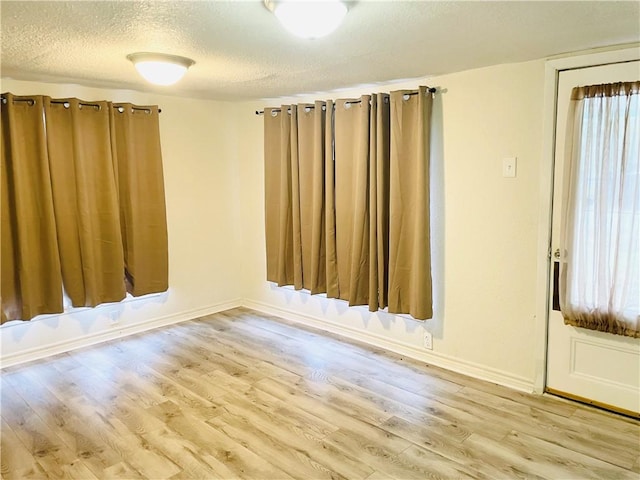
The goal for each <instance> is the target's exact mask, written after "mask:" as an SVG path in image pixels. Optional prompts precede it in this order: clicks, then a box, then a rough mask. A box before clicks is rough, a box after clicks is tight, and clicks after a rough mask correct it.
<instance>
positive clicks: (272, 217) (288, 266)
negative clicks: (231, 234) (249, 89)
mask: <svg viewBox="0 0 640 480" xmlns="http://www.w3.org/2000/svg"><path fill="white" fill-rule="evenodd" d="M288 109H289V107H288V106H286V105H285V106H283V107H282V108H281V109H280V108H267V109H265V112H264V163H265V165H264V170H265V239H266V247H267V280H269V281H270V282H275V283H277V284H278V285H280V286H283V285H293V282H294V274H293V273H294V272H293V214H292V200H291V195H292V192H291V120H290V118H289V114H288V113H287V110H288Z"/></svg>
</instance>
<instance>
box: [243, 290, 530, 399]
mask: <svg viewBox="0 0 640 480" xmlns="http://www.w3.org/2000/svg"><path fill="white" fill-rule="evenodd" d="M242 306H243V307H246V308H250V309H252V310H256V311H258V312H262V313H267V314H271V315H276V316H279V317H282V318H285V319H287V320H290V321H292V322H296V323H300V324H303V325H308V326H310V327H314V328H318V329H320V330H326V331H329V332H332V333H336V334H339V335H342V336H344V337H347V338H350V339H353V340H358V341H361V342H364V343H368V344H370V345H373V346H376V347H380V348H384V349H386V350H390V351H392V352H395V353H398V354H400V355H405V356H407V357H409V358H413V359H414V360H419V361H422V362H425V363H428V364H430V365H435V366H437V367H442V368H445V369H447V370H452V371H454V372H458V373H461V374H463V375H468V376H470V377H474V378H478V379H480V380H486V381H488V382H492V383H497V384H498V385H504V386H506V387H509V388H513V389H515V390H520V391H523V392H527V393H532V392H533V391H534V384H533V380H532V379H528V378H525V377H521V376H519V375H514V374H512V373H509V372H505V371H503V370H498V369H496V368H491V367H487V366H485V365H481V364H478V363H474V362H470V361H467V360H462V359H459V358H455V357H452V356H450V355H446V354H443V353H438V352H434V351H425V350H422V349H419V348H417V347H416V346H415V345H410V344H407V343H404V342H401V341H398V340H395V339H393V338H388V337H384V336H382V335H378V334H375V333H370V332H367V331H364V330H359V329H355V328H353V327H350V326H347V325H342V324H338V323H335V322H331V321H329V320H326V319H324V318H319V317H314V316H311V315H308V314H305V313H300V312H296V311H294V310H290V309H286V308H282V307H276V306H273V305H269V304H267V303H262V302H259V301H255V300H244V301H243V302H242Z"/></svg>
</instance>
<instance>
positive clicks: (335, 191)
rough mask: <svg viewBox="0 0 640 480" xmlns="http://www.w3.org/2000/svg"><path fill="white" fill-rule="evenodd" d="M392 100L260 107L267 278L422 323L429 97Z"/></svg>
mask: <svg viewBox="0 0 640 480" xmlns="http://www.w3.org/2000/svg"><path fill="white" fill-rule="evenodd" d="M405 96H406V97H407V98H406V99H405ZM419 97H420V98H419ZM391 98H392V99H393V98H396V99H397V98H399V99H400V100H401V101H402V102H403V103H402V104H400V103H398V102H397V101H396V105H395V107H394V106H393V102H390V97H389V95H386V94H376V95H364V96H362V97H361V98H359V99H348V100H337V101H335V102H333V101H331V100H330V101H327V102H326V103H325V102H315V104H313V105H311V104H307V105H292V106H290V107H287V106H283V107H282V108H281V109H265V112H264V113H265V117H264V128H265V195H266V196H265V202H266V206H265V209H266V210H265V214H266V250H267V280H269V281H274V282H276V283H278V285H294V287H295V288H296V289H302V288H305V289H308V290H309V291H310V292H311V293H323V292H324V293H326V294H327V297H330V298H340V299H343V300H346V301H348V302H349V305H368V306H369V309H370V310H371V311H375V310H378V309H380V308H385V307H387V306H388V307H389V311H390V312H393V313H409V314H411V315H412V316H414V317H415V318H418V319H426V318H430V317H431V316H432V307H431V297H432V294H431V256H430V237H429V142H430V140H429V129H430V117H431V95H430V94H429V93H428V92H427V89H426V87H425V88H421V89H420V91H415V92H394V94H392V97H391ZM323 106H324V107H325V109H322V107H323ZM287 110H289V113H288V114H287V117H285V116H284V115H283V112H286V111H287ZM392 119H393V121H392ZM284 137H286V138H288V139H289V140H290V141H289V145H290V149H287V146H286V145H287V144H286V141H283V138H284ZM289 225H291V228H290V229H289ZM283 272H287V273H288V275H282V273H283Z"/></svg>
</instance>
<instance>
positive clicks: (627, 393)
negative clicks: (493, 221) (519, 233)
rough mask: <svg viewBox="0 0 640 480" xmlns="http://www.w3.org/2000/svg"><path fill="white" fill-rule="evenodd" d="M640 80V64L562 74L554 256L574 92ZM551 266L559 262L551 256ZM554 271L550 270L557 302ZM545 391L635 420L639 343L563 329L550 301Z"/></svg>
mask: <svg viewBox="0 0 640 480" xmlns="http://www.w3.org/2000/svg"><path fill="white" fill-rule="evenodd" d="M639 79H640V61H635V62H626V63H616V64H611V65H602V66H597V67H589V68H580V69H575V70H566V71H562V72H560V75H559V82H558V103H557V113H556V145H555V176H554V195H553V205H554V208H553V224H552V238H551V246H552V252H555V251H556V250H558V249H559V243H560V242H559V240H560V225H561V223H560V221H561V219H560V214H561V212H560V206H561V203H562V202H561V198H562V192H561V190H560V189H561V186H562V173H563V161H564V158H563V157H564V143H565V129H566V122H567V113H568V109H569V99H570V94H571V89H572V88H573V87H576V86H582V85H596V84H603V83H614V82H628V81H637V80H639ZM553 257H554V258H553V260H554V264H553V266H554V267H556V268H557V266H558V265H557V263H556V261H557V259H556V258H555V255H554V256H553ZM554 270H555V268H552V269H551V281H550V286H551V295H550V298H551V299H553V287H554V278H553V277H554ZM550 304H551V305H550V306H549V309H550V312H549V328H548V340H547V341H548V352H547V382H546V387H547V391H548V392H550V393H555V394H559V395H563V396H566V397H569V398H573V399H576V400H581V401H585V402H588V403H591V404H594V405H598V406H602V407H605V408H610V409H612V410H617V411H619V412H623V413H626V414H629V415H633V416H636V417H637V416H639V415H640V413H639V412H640V339H637V338H636V339H634V338H630V337H623V336H620V335H613V334H608V333H602V332H596V331H593V330H586V329H583V328H576V327H572V326H569V325H565V324H564V322H563V319H562V315H561V314H560V312H559V311H557V310H554V309H553V301H551V302H550Z"/></svg>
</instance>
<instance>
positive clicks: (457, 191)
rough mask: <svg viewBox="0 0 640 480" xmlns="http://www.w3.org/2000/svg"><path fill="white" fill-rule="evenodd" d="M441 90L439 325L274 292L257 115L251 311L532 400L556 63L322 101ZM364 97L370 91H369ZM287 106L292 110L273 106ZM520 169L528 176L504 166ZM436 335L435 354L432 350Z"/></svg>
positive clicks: (249, 206) (249, 144) (247, 134)
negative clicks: (548, 90) (542, 195)
mask: <svg viewBox="0 0 640 480" xmlns="http://www.w3.org/2000/svg"><path fill="white" fill-rule="evenodd" d="M425 83H426V84H428V85H430V86H436V87H438V89H439V93H438V94H437V95H436V97H435V105H434V118H433V120H434V132H433V134H434V138H435V142H434V143H435V145H434V149H433V150H434V151H433V152H432V155H433V164H432V175H433V179H432V190H433V197H432V217H433V219H432V231H433V245H432V250H433V255H434V258H433V263H434V282H435V298H436V304H435V315H434V319H433V320H430V321H427V322H425V323H424V324H423V323H421V322H416V321H413V320H410V319H406V318H403V317H399V316H394V315H389V314H385V313H378V314H370V313H369V312H367V310H366V307H363V308H350V309H348V308H347V306H346V303H345V302H342V301H337V300H327V299H326V298H323V297H322V296H310V295H308V294H306V293H300V292H294V291H292V290H290V289H278V288H275V287H274V286H273V285H271V284H268V283H267V282H265V281H264V278H265V262H264V247H263V244H264V234H263V222H264V214H263V208H264V204H263V187H262V182H263V174H262V142H263V136H262V120H261V118H260V117H255V116H254V115H252V110H255V108H256V107H258V106H263V105H254V104H251V105H249V104H247V105H246V106H245V107H244V111H243V112H240V113H239V114H240V115H241V118H240V119H239V120H238V124H239V125H241V126H242V128H243V135H244V138H245V141H244V142H243V143H242V144H241V145H240V148H241V155H240V158H241V168H242V179H243V187H242V188H243V192H244V195H243V202H242V208H243V215H242V218H243V228H244V229H243V239H244V247H243V250H244V252H245V255H244V256H243V258H244V260H245V263H244V272H245V274H244V275H243V278H244V280H245V285H244V295H245V298H246V303H247V304H248V305H251V306H254V307H257V308H261V309H263V310H265V311H271V312H274V313H279V314H282V315H284V316H287V317H289V318H292V319H297V320H300V321H304V322H306V323H310V324H313V325H316V326H318V325H325V326H326V327H327V328H329V329H332V330H335V331H339V332H342V333H346V334H348V335H350V336H352V337H355V338H362V339H365V340H367V341H373V342H375V343H378V344H380V345H384V346H387V347H388V348H393V349H395V350H397V351H399V352H401V353H408V354H411V355H412V356H414V357H417V358H423V359H424V360H425V361H430V362H432V363H436V364H441V365H443V366H447V367H449V368H454V369H457V370H460V371H464V372H467V373H471V374H474V375H477V376H481V377H484V378H487V379H489V380H493V381H497V382H500V383H505V384H509V385H512V386H515V387H518V388H522V389H526V390H530V389H532V385H533V379H534V339H533V333H534V321H535V310H536V279H537V277H536V272H537V258H536V257H537V253H536V251H537V238H538V205H539V202H538V197H539V194H538V191H539V176H538V172H539V166H540V164H539V162H540V159H541V155H542V117H543V88H544V61H542V60H540V61H535V62H527V63H521V64H511V65H500V66H494V67H489V68H483V69H479V70H473V71H467V72H462V73H456V74H452V75H446V76H442V77H437V78H430V79H428V80H422V81H414V82H409V83H403V84H397V85H386V86H376V87H373V89H372V87H368V88H361V89H354V90H353V91H349V92H340V93H339V94H336V93H333V94H332V93H327V94H324V95H322V94H317V95H314V96H313V97H311V98H304V99H297V100H296V99H292V98H289V99H281V100H282V103H286V102H288V101H302V100H310V99H313V98H316V99H322V98H336V97H345V96H353V95H355V94H357V93H365V92H370V91H372V90H373V91H389V90H394V89H398V88H405V87H412V86H417V85H418V84H425ZM358 90H360V92H359V91H358ZM270 102H271V103H269V104H270V105H274V104H275V105H277V104H279V103H281V102H280V100H275V99H272V100H270ZM512 156H515V157H517V158H518V167H517V177H516V178H504V177H503V176H502V159H503V158H504V157H512ZM424 329H426V330H428V331H430V332H432V333H433V351H432V352H429V351H426V350H425V349H424V348H423V346H422V337H423V334H424Z"/></svg>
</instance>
